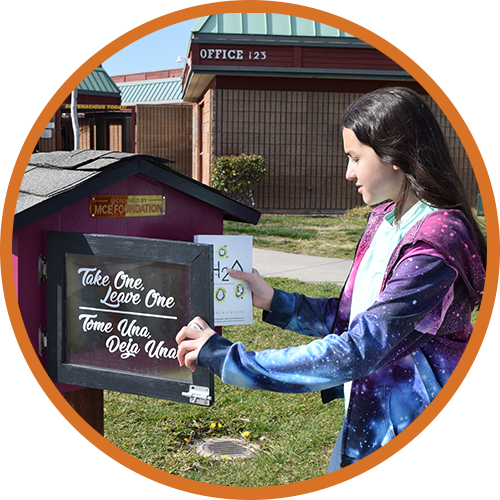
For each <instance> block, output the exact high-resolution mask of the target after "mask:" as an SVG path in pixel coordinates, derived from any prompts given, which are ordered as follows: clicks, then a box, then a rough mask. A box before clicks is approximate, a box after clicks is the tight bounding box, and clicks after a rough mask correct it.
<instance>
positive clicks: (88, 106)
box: [63, 104, 127, 111]
mask: <svg viewBox="0 0 500 500" xmlns="http://www.w3.org/2000/svg"><path fill="white" fill-rule="evenodd" d="M63 108H64V109H71V104H66V105H64V106H63ZM76 108H77V109H78V110H89V111H91V110H93V109H97V110H100V111H105V110H109V109H111V110H112V109H127V106H120V105H118V104H77V105H76Z"/></svg>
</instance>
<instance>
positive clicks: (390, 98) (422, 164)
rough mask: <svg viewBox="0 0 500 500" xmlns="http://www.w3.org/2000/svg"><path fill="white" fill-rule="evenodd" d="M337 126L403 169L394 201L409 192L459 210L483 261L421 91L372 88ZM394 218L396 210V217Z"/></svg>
mask: <svg viewBox="0 0 500 500" xmlns="http://www.w3.org/2000/svg"><path fill="white" fill-rule="evenodd" d="M343 126H344V127H346V128H348V129H350V130H352V131H353V132H354V134H355V135H356V137H357V139H358V140H359V141H360V142H362V143H363V144H366V145H368V146H370V147H371V148H372V149H373V150H374V151H375V153H376V154H377V155H378V156H379V157H380V158H381V159H382V161H384V162H386V163H389V164H390V165H396V166H398V167H399V168H400V169H401V170H402V171H403V173H404V181H403V186H402V189H401V192H400V193H399V195H398V198H397V199H396V200H394V201H395V202H396V207H398V206H399V207H402V206H404V203H405V201H406V199H407V198H408V195H409V193H411V192H413V193H414V194H415V196H416V197H417V198H418V199H419V200H422V201H425V202H427V203H428V204H430V205H432V206H434V207H437V208H447V209H452V208H455V209H459V210H461V211H462V212H463V213H464V214H465V216H466V217H467V219H468V220H469V222H470V223H471V225H472V227H473V229H474V232H475V234H476V237H477V240H478V243H479V246H480V248H481V254H482V258H483V262H486V238H485V237H484V235H483V233H482V231H481V229H480V228H479V225H478V223H477V221H476V219H475V217H474V215H473V213H472V208H471V204H470V202H469V200H468V197H467V193H466V191H465V188H464V186H463V184H462V181H461V180H460V177H459V176H458V173H457V171H456V168H455V165H454V163H453V160H452V158H451V154H450V151H449V148H448V144H447V142H446V139H445V137H444V135H443V132H442V130H441V127H440V126H439V124H438V122H437V120H436V118H435V116H434V114H433V113H432V111H431V109H430V108H429V106H428V105H427V103H426V102H425V101H424V99H423V98H422V97H421V96H419V95H418V94H417V93H416V92H414V91H413V90H410V89H408V88H405V87H387V88H381V89H378V90H375V91H373V92H370V93H369V94H366V95H364V96H362V97H361V98H360V99H358V100H357V101H355V102H354V103H352V104H351V105H350V106H349V108H348V109H347V111H346V113H345V117H344V122H343ZM396 210H397V208H396ZM399 218H400V217H399V216H398V213H397V211H396V220H399Z"/></svg>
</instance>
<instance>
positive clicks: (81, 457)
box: [60, 389, 104, 487]
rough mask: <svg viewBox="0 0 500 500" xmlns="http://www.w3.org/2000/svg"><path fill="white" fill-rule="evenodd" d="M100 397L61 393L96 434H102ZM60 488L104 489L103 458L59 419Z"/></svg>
mask: <svg viewBox="0 0 500 500" xmlns="http://www.w3.org/2000/svg"><path fill="white" fill-rule="evenodd" d="M103 396H104V394H103V391H102V390H100V389H82V390H79V391H74V392H68V393H65V394H64V397H65V399H66V401H68V403H69V404H70V405H71V406H72V408H74V409H75V410H76V411H77V412H78V413H79V414H80V416H81V417H82V418H83V419H85V420H86V421H87V422H88V423H89V424H90V425H91V426H92V427H93V428H94V429H95V430H96V431H98V432H99V433H100V434H104V397H103ZM60 427H61V430H60V437H61V486H93V487H104V455H103V453H102V452H101V451H99V450H98V449H97V448H94V446H92V445H91V444H90V443H89V442H88V441H87V440H86V439H85V438H83V437H82V436H80V434H78V432H76V431H75V429H73V427H71V425H70V424H69V423H68V422H67V421H66V420H65V419H64V417H63V416H62V415H61V416H60Z"/></svg>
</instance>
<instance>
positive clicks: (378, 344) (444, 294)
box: [198, 255, 457, 393]
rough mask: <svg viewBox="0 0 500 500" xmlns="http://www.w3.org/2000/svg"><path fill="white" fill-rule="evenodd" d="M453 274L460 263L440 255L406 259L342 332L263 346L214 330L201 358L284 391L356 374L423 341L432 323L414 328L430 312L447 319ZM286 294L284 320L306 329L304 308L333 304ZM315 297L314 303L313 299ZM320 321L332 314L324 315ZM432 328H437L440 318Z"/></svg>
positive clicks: (217, 369)
mask: <svg viewBox="0 0 500 500" xmlns="http://www.w3.org/2000/svg"><path fill="white" fill-rule="evenodd" d="M456 277H457V273H456V271H455V270H454V269H452V268H451V267H449V266H448V265H446V263H445V262H444V261H443V260H442V259H440V258H438V257H435V256H427V255H418V256H415V257H412V258H408V259H405V260H403V261H402V262H401V263H400V264H399V265H398V266H397V267H396V269H395V270H394V273H393V275H392V277H391V278H390V280H389V281H388V282H387V284H386V287H385V288H384V290H383V292H382V293H381V294H380V295H379V297H378V299H377V300H376V301H375V302H374V304H373V305H372V306H370V307H369V308H368V309H367V310H366V311H365V312H364V313H361V314H359V315H358V316H356V317H355V318H354V319H353V321H352V322H351V325H350V328H349V330H348V331H346V332H344V333H343V334H342V335H333V334H329V335H326V336H324V337H323V338H321V339H318V340H314V341H312V342H310V343H309V344H307V345H302V346H299V347H289V348H286V349H276V350H274V349H271V350H265V351H258V352H257V351H246V350H245V347H244V345H243V344H241V343H240V342H237V343H234V344H233V343H231V342H230V341H228V340H226V339H224V338H222V337H219V336H218V335H213V336H212V337H211V338H210V339H209V341H208V342H207V343H206V344H205V345H204V346H203V348H202V349H201V351H200V355H199V356H198V364H199V365H201V366H206V367H207V368H209V369H210V370H211V371H213V372H214V373H216V374H217V375H219V376H220V377H221V378H222V380H223V381H224V382H226V383H228V384H232V385H237V386H241V387H247V388H251V389H262V390H269V391H277V392H286V393H293V392H312V391H320V390H324V389H327V388H330V387H333V386H337V385H341V384H343V383H345V382H348V381H350V380H356V379H359V378H361V377H364V376H366V375H368V374H370V373H372V372H373V371H375V370H377V369H378V368H380V367H381V366H384V364H387V363H388V362H389V361H388V360H392V359H394V358H395V357H396V356H398V353H402V352H405V351H406V350H408V349H409V348H410V347H412V346H414V345H416V344H418V343H421V342H424V341H425V338H426V336H428V335H429V333H428V332H429V331H430V330H429V328H428V326H429V325H428V324H427V328H426V329H425V331H418V329H416V328H417V326H418V325H419V324H426V323H428V319H427V318H429V317H431V318H434V320H433V321H434V323H436V322H437V323H439V322H442V320H443V318H444V316H445V314H446V310H447V308H448V306H449V304H450V302H451V300H452V299H451V297H452V295H453V283H454V281H455V279H456ZM280 295H281V294H280ZM287 300H289V303H288V306H287V307H288V313H290V311H292V306H291V304H292V303H293V312H292V313H291V316H290V315H289V318H288V320H287V319H286V318H285V315H284V316H283V318H282V323H283V326H286V327H287V328H289V327H290V326H295V325H299V326H300V328H301V329H303V330H305V331H309V330H310V329H312V328H313V327H314V322H311V321H305V320H304V318H301V317H300V316H301V314H303V311H307V315H309V314H310V311H311V310H316V311H322V312H321V314H323V315H324V316H328V315H329V314H332V313H333V309H334V308H332V307H326V306H324V304H325V302H323V303H322V302H321V299H319V301H317V302H316V301H315V300H314V299H309V298H307V297H304V296H301V295H296V296H294V300H293V301H292V300H291V298H289V299H287ZM314 303H316V306H312V305H311V304H314ZM320 304H323V305H321V306H320ZM311 308H312V309H311ZM424 319H426V321H423V320H424ZM317 321H318V324H323V323H324V324H329V322H330V320H329V319H326V317H320V318H318V319H317ZM332 321H333V320H332ZM280 326H281V325H280ZM432 330H433V331H434V332H435V331H437V326H436V324H433V328H432ZM427 338H428V337H427Z"/></svg>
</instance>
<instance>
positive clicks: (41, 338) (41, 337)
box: [38, 326, 47, 356]
mask: <svg viewBox="0 0 500 500" xmlns="http://www.w3.org/2000/svg"><path fill="white" fill-rule="evenodd" d="M46 350H47V334H46V332H45V328H44V327H43V326H41V327H39V328H38V354H39V355H40V356H43V355H44V354H45V351H46Z"/></svg>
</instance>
